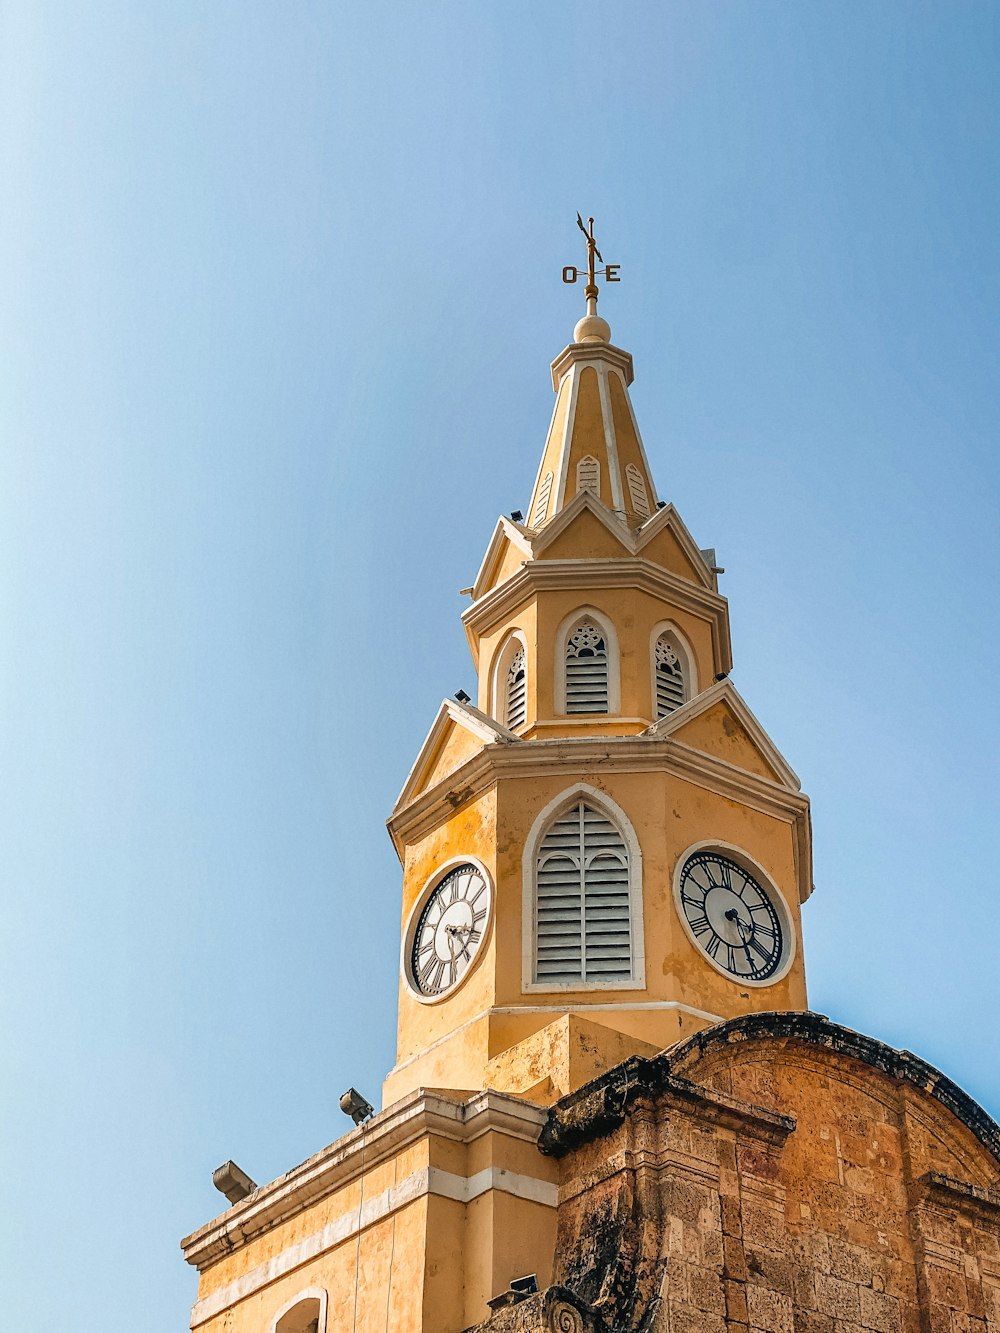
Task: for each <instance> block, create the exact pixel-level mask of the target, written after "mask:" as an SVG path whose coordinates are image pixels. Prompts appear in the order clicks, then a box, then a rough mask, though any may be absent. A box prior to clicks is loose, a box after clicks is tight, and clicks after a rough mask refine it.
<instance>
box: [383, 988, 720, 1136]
mask: <svg viewBox="0 0 1000 1333" xmlns="http://www.w3.org/2000/svg"><path fill="white" fill-rule="evenodd" d="M566 989H567V990H573V989H574V988H573V987H572V986H567V987H566ZM559 991H560V988H559V987H558V986H539V987H538V988H537V993H539V994H542V995H547V994H558V993H559ZM533 993H534V992H533ZM575 993H576V994H579V993H580V992H579V988H576V991H575ZM616 1009H622V1010H626V1009H627V1010H635V1009H643V1010H649V1009H659V1010H662V1011H663V1012H664V1013H665V1012H667V1011H668V1010H679V1011H680V1012H681V1013H682V1014H690V1015H691V1017H692V1018H703V1019H704V1020H705V1021H706V1022H707V1023H721V1022H722V1016H721V1015H720V1014H710V1013H708V1012H707V1011H706V1010H704V1009H695V1008H694V1007H693V1006H692V1005H690V1004H684V1003H682V1001H680V1000H616V1001H607V1002H605V1003H603V1004H602V1003H600V1002H594V1003H591V1002H590V1001H589V1000H581V1001H580V1002H579V1004H573V1003H568V1002H567V1001H566V1000H563V1002H562V1003H561V1004H496V1005H494V1006H493V1007H492V1009H480V1011H479V1013H478V1014H473V1015H472V1017H471V1018H467V1019H466V1020H465V1022H464V1023H462V1024H460V1025H459V1026H458V1027H457V1028H455V1029H454V1030H453V1031H451V1032H446V1033H445V1035H444V1036H443V1037H438V1038H437V1039H436V1040H435V1041H432V1042H431V1043H430V1044H429V1045H427V1046H422V1047H421V1048H420V1050H419V1051H415V1052H414V1053H413V1055H408V1056H407V1057H406V1059H405V1060H400V1061H399V1063H398V1064H396V1065H394V1066H393V1068H392V1071H391V1072H392V1073H393V1074H398V1073H399V1072H400V1071H401V1070H403V1069H408V1068H409V1067H410V1065H412V1064H416V1062H417V1061H418V1060H424V1059H426V1057H427V1056H428V1055H430V1053H431V1052H432V1051H435V1050H437V1049H438V1047H440V1046H446V1045H447V1044H448V1043H449V1042H451V1041H454V1040H455V1038H456V1037H457V1036H458V1035H459V1034H460V1033H462V1032H465V1031H466V1030H467V1029H468V1028H471V1027H472V1026H473V1025H474V1024H476V1023H481V1022H482V1021H483V1020H484V1019H486V1018H489V1016H490V1014H572V1015H574V1016H575V1017H576V1018H586V1017H587V1015H588V1014H589V1013H592V1012H594V1011H595V1010H597V1011H599V1012H603V1013H611V1012H612V1011H614V1010H616ZM536 1137H537V1136H536Z"/></svg>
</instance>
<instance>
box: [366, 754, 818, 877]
mask: <svg viewBox="0 0 1000 1333" xmlns="http://www.w3.org/2000/svg"><path fill="white" fill-rule="evenodd" d="M588 771H600V772H602V773H604V772H608V771H612V772H623V773H667V774H671V775H673V776H675V777H678V778H682V779H684V780H685V781H687V782H690V783H692V784H693V785H695V786H700V787H703V788H705V789H706V790H708V791H711V792H714V793H715V794H717V795H721V796H724V797H727V798H728V799H730V800H734V801H738V802H740V804H742V805H745V806H747V807H749V808H750V809H753V810H758V811H760V812H761V813H762V814H766V815H770V816H772V817H773V818H777V819H780V820H782V821H783V822H784V823H787V824H789V825H791V827H792V833H793V839H794V855H795V863H796V874H797V879H798V883H799V893H800V900H801V901H803V902H804V901H805V899H806V898H807V897H808V896H809V894H810V893H811V892H812V831H811V823H810V815H809V798H808V797H807V796H804V795H803V794H802V793H801V792H800V791H798V790H797V788H795V787H792V786H788V785H785V784H783V783H781V782H777V781H773V782H772V781H771V780H769V779H767V778H763V777H760V776H758V775H757V774H756V773H751V772H749V771H748V770H746V769H743V768H739V767H738V766H737V765H736V764H731V763H729V762H728V761H727V760H725V759H720V758H718V757H717V756H715V755H709V754H705V753H704V752H703V751H701V750H696V749H694V748H693V747H692V746H690V745H686V744H684V742H682V741H679V740H677V739H675V738H674V737H671V736H656V735H650V734H648V733H647V734H640V735H638V736H614V737H608V736H588V737H580V738H562V737H560V738H555V739H546V740H517V741H515V742H514V743H513V744H505V745H498V744H493V745H485V746H483V748H482V749H481V750H479V751H477V753H476V754H474V755H472V756H471V757H470V758H469V759H467V760H466V761H465V763H463V764H460V765H459V766H458V768H456V769H454V770H453V772H451V773H449V774H448V775H447V777H445V778H443V779H442V780H441V781H440V782H438V783H436V784H435V785H434V786H433V787H430V788H428V789H427V790H426V791H424V792H421V794H420V795H419V796H417V797H416V798H415V799H414V800H413V801H411V802H410V803H409V804H408V805H404V806H401V807H400V808H399V809H397V810H396V811H394V813H393V815H392V817H391V818H390V819H389V820H388V822H387V825H386V826H387V828H388V830H389V836H390V837H391V838H392V841H393V845H394V846H395V848H396V854H397V856H398V857H399V859H400V861H401V862H402V860H403V854H404V851H405V848H406V845H407V844H408V843H411V842H414V841H416V840H418V839H420V838H422V837H424V836H426V834H428V833H430V832H431V831H432V830H433V829H435V828H437V827H438V826H439V825H440V824H442V823H443V822H444V821H445V820H446V819H448V818H450V817H451V816H452V815H453V814H454V813H455V811H456V810H457V809H459V808H460V807H461V806H463V805H465V804H467V803H468V802H469V801H472V800H475V799H476V797H478V796H480V795H481V794H482V793H484V792H485V791H487V790H488V789H489V788H491V787H493V786H494V785H495V784H496V783H498V782H501V781H503V780H504V779H506V778H514V777H516V778H537V777H552V776H557V777H562V776H565V777H566V778H567V779H569V778H570V777H571V776H573V775H574V774H580V773H586V772H588Z"/></svg>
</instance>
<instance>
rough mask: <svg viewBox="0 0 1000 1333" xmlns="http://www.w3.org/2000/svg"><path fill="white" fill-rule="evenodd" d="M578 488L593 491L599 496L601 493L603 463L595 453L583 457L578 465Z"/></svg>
mask: <svg viewBox="0 0 1000 1333" xmlns="http://www.w3.org/2000/svg"><path fill="white" fill-rule="evenodd" d="M576 489H577V490H578V491H592V492H593V493H594V495H598V496H599V495H600V493H601V465H600V463H599V462H598V460H597V459H596V458H595V457H594V456H593V454H588V455H587V456H586V458H581V459H580V461H579V463H577V465H576Z"/></svg>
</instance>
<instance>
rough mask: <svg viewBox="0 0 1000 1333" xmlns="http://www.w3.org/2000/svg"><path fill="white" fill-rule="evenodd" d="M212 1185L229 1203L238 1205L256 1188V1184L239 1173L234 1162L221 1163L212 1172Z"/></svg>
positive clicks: (245, 1175)
mask: <svg viewBox="0 0 1000 1333" xmlns="http://www.w3.org/2000/svg"><path fill="white" fill-rule="evenodd" d="M212 1184H213V1185H214V1186H215V1188H216V1189H217V1190H218V1191H219V1193H220V1194H224V1195H225V1196H226V1198H227V1199H228V1200H229V1202H230V1203H239V1202H240V1201H241V1200H242V1199H245V1198H246V1197H247V1195H248V1194H252V1193H253V1192H254V1190H255V1189H256V1188H257V1182H256V1181H255V1180H251V1179H250V1177H249V1176H248V1175H247V1173H246V1172H245V1171H241V1170H240V1168H239V1167H238V1166H237V1165H236V1163H235V1162H223V1163H222V1165H221V1166H217V1167H216V1168H215V1170H214V1171H213V1172H212Z"/></svg>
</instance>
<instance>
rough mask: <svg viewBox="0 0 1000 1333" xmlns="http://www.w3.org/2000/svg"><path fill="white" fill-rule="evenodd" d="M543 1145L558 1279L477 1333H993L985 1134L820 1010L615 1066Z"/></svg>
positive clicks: (757, 1021) (996, 1318)
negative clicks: (555, 1170)
mask: <svg viewBox="0 0 1000 1333" xmlns="http://www.w3.org/2000/svg"><path fill="white" fill-rule="evenodd" d="M783 1020H785V1021H783ZM542 1148H543V1151H547V1152H549V1153H552V1154H553V1155H556V1156H558V1157H560V1158H561V1165H562V1171H563V1176H562V1184H561V1187H560V1204H559V1229H558V1239H557V1246H556V1268H555V1275H554V1280H555V1282H556V1283H557V1284H558V1286H557V1288H555V1289H551V1290H550V1291H549V1292H546V1293H542V1294H540V1295H539V1296H537V1297H532V1298H530V1299H529V1300H526V1301H521V1302H517V1303H513V1304H512V1305H510V1306H509V1307H507V1308H505V1309H499V1310H497V1312H496V1313H495V1314H494V1316H493V1319H492V1320H491V1321H490V1322H489V1323H488V1324H487V1325H484V1326H483V1327H484V1328H486V1327H488V1328H490V1329H491V1330H492V1331H493V1333H501V1330H507V1329H510V1330H511V1331H512V1333H513V1330H524V1333H527V1331H528V1330H533V1329H543V1328H544V1329H553V1330H556V1331H557V1333H583V1331H584V1330H593V1331H594V1333H607V1330H615V1331H616V1333H617V1331H618V1330H622V1331H624V1330H630V1331H635V1333H638V1331H640V1330H641V1331H642V1333H661V1331H663V1333H666V1331H667V1330H669V1333H1000V1193H998V1191H997V1186H998V1184H1000V1160H998V1150H1000V1132H998V1131H997V1128H996V1126H995V1125H994V1124H993V1122H992V1121H990V1120H989V1118H988V1117H987V1116H985V1114H984V1113H983V1112H982V1111H981V1110H980V1108H978V1107H976V1106H975V1104H974V1103H972V1102H971V1100H970V1099H968V1098H966V1097H965V1096H964V1094H962V1093H961V1092H960V1090H959V1089H957V1088H955V1087H954V1085H952V1084H950V1083H949V1082H948V1081H947V1080H945V1079H943V1077H942V1076H941V1075H939V1074H937V1073H936V1071H934V1070H931V1069H930V1068H929V1067H928V1066H926V1065H924V1064H923V1063H922V1062H920V1061H917V1060H916V1059H915V1057H912V1056H907V1055H905V1054H901V1053H899V1052H892V1051H889V1050H888V1048H886V1047H884V1046H881V1045H880V1044H879V1043H875V1042H869V1041H868V1039H864V1038H859V1037H858V1036H857V1034H854V1033H849V1032H847V1031H846V1030H845V1029H840V1028H837V1027H836V1026H835V1025H833V1024H828V1023H826V1022H825V1020H822V1019H820V1018H819V1017H818V1016H816V1015H797V1016H782V1015H765V1016H760V1015H758V1016H756V1017H755V1018H754V1019H752V1020H734V1021H733V1022H732V1023H729V1024H724V1025H720V1027H718V1028H715V1029H710V1030H709V1031H708V1032H707V1033H702V1034H699V1036H698V1037H697V1038H695V1039H693V1040H692V1041H691V1042H688V1043H686V1044H685V1046H683V1047H681V1048H678V1049H675V1051H674V1052H670V1053H666V1054H665V1055H664V1056H659V1057H657V1058H656V1059H655V1060H651V1061H647V1060H638V1059H636V1060H632V1061H628V1062H626V1063H625V1064H624V1065H622V1066H619V1067H618V1069H616V1070H614V1071H611V1073H610V1074H608V1075H606V1076H604V1077H603V1078H602V1079H599V1080H596V1081H595V1083H593V1084H590V1085H588V1087H587V1088H584V1089H582V1090H581V1091H580V1092H579V1093H577V1094H574V1095H573V1096H572V1097H570V1098H566V1099H564V1100H563V1101H562V1102H561V1103H559V1104H557V1106H556V1107H555V1108H553V1111H552V1114H551V1116H550V1119H549V1124H548V1126H547V1127H546V1130H545V1132H544V1133H543V1139H542Z"/></svg>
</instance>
